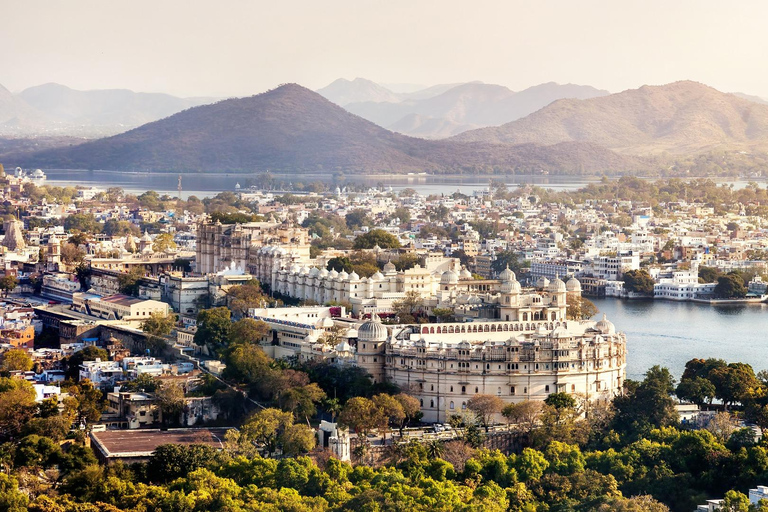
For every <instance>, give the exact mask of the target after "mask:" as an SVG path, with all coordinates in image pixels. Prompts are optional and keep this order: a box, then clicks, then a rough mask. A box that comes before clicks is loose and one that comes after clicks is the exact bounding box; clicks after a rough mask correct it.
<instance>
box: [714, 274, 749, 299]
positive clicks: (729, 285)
mask: <svg viewBox="0 0 768 512" xmlns="http://www.w3.org/2000/svg"><path fill="white" fill-rule="evenodd" d="M747 291H748V290H747V287H746V286H744V281H743V279H742V278H741V277H740V276H739V275H737V274H734V273H730V274H726V275H724V276H720V277H718V278H717V286H715V290H714V295H715V297H717V298H722V299H741V298H744V297H746V296H747Z"/></svg>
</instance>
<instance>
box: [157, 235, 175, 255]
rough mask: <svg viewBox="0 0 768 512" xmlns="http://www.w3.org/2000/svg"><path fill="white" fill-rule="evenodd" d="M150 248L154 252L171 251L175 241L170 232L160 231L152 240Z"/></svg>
mask: <svg viewBox="0 0 768 512" xmlns="http://www.w3.org/2000/svg"><path fill="white" fill-rule="evenodd" d="M152 250H153V251H155V252H172V251H174V250H176V242H175V241H174V240H173V235H172V234H171V233H160V234H159V235H157V236H156V237H155V239H154V241H153V242H152Z"/></svg>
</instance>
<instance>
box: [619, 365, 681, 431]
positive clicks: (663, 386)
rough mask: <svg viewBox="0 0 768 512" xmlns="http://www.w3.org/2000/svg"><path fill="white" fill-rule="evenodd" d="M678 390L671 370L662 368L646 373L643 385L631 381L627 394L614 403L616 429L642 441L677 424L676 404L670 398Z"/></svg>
mask: <svg viewBox="0 0 768 512" xmlns="http://www.w3.org/2000/svg"><path fill="white" fill-rule="evenodd" d="M674 390H675V380H674V378H672V375H671V374H670V373H669V370H668V369H666V368H661V367H660V366H658V365H657V366H653V367H652V368H650V369H649V370H648V371H647V372H646V374H645V379H643V381H642V382H639V383H638V382H634V381H629V380H628V381H627V382H626V383H625V390H624V391H625V392H624V394H623V395H620V396H617V397H615V398H614V399H613V406H614V409H615V410H616V414H615V416H614V420H613V427H614V429H615V430H617V431H619V432H625V433H627V434H629V435H630V436H634V437H639V436H641V435H643V434H645V433H647V432H649V431H650V430H651V429H654V428H659V427H666V426H670V425H675V424H677V422H678V415H677V411H676V410H675V402H674V400H672V398H671V397H670V395H671V394H672V393H673V392H674Z"/></svg>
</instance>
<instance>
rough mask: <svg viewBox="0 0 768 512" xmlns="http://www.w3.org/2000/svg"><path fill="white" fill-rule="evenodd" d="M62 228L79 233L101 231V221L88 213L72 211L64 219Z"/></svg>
mask: <svg viewBox="0 0 768 512" xmlns="http://www.w3.org/2000/svg"><path fill="white" fill-rule="evenodd" d="M64 229H65V230H67V231H75V232H77V231H79V232H81V233H101V223H99V222H98V221H97V220H96V217H94V216H93V214H90V213H73V214H72V215H69V216H67V217H66V218H65V219H64Z"/></svg>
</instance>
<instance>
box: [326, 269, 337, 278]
mask: <svg viewBox="0 0 768 512" xmlns="http://www.w3.org/2000/svg"><path fill="white" fill-rule="evenodd" d="M328 277H330V278H331V279H336V278H337V277H339V273H338V272H336V269H335V268H334V269H331V271H330V272H328Z"/></svg>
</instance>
